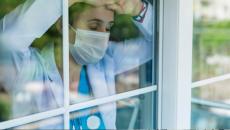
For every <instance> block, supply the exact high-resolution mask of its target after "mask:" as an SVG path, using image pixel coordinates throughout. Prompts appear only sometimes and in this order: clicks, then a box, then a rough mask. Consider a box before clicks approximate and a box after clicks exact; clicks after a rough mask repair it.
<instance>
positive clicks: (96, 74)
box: [69, 0, 153, 104]
mask: <svg viewBox="0 0 230 130" xmlns="http://www.w3.org/2000/svg"><path fill="white" fill-rule="evenodd" d="M98 4H101V6H97V5H98ZM93 5H94V6H93ZM114 6H118V7H119V8H120V7H121V6H122V5H119V4H115V3H114V4H111V5H108V4H106V3H100V2H99V3H93V2H85V3H82V2H81V3H78V2H77V3H75V4H73V5H72V6H71V7H70V9H69V16H70V17H69V21H70V23H69V34H70V35H69V39H70V58H69V60H70V102H71V104H74V103H78V102H82V101H87V100H90V99H94V98H100V97H105V96H110V95H114V94H116V93H122V92H127V91H130V90H134V89H138V88H140V87H142V85H140V83H139V78H140V77H141V76H145V77H147V76H146V75H147V73H145V72H143V73H142V74H140V71H141V70H140V69H139V67H140V66H141V65H143V64H145V63H147V62H148V61H150V60H151V58H152V54H153V53H152V49H153V45H152V44H153V42H152V35H153V30H151V29H150V28H152V26H153V20H152V12H153V11H152V5H151V4H150V3H149V2H147V1H135V2H134V1H132V0H130V1H126V2H125V3H124V6H126V8H125V9H124V10H123V11H119V10H117V9H115V8H113V7H114ZM140 7H144V8H143V9H142V10H141V8H140ZM130 8H131V10H132V11H130V10H129V11H128V9H130ZM114 12H116V13H114ZM140 12H141V13H140ZM127 13H128V14H127ZM115 14H117V15H115ZM147 71H148V72H151V70H146V72H147ZM148 77H151V74H150V75H148Z"/></svg>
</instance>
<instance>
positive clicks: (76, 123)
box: [70, 66, 105, 130]
mask: <svg viewBox="0 0 230 130" xmlns="http://www.w3.org/2000/svg"><path fill="white" fill-rule="evenodd" d="M77 92H78V93H81V94H84V95H92V90H91V86H90V83H89V79H88V76H87V73H86V66H82V69H81V73H80V82H79V87H78V90H77ZM89 109H90V108H86V109H83V110H80V112H81V111H85V110H89ZM90 116H97V117H98V118H99V119H100V126H99V128H98V129H105V125H104V122H103V120H102V117H101V114H100V113H99V112H97V113H94V114H89V115H85V116H81V117H76V118H74V119H71V120H70V130H74V129H76V130H79V129H89V127H88V126H87V119H88V118H89V117H90Z"/></svg>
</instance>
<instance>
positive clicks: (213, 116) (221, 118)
mask: <svg viewBox="0 0 230 130" xmlns="http://www.w3.org/2000/svg"><path fill="white" fill-rule="evenodd" d="M193 29H194V33H193V82H196V81H201V80H205V79H209V78H213V77H217V76H222V75H226V74H230V1H229V0H194V28H193ZM192 97H193V98H195V99H199V100H204V101H208V102H209V103H221V104H225V105H226V106H230V80H224V81H221V82H217V83H213V84H210V85H206V86H200V87H198V88H193V89H192ZM191 123H192V128H226V129H227V128H228V129H229V128H230V110H229V109H220V108H214V107H211V106H207V105H202V104H196V103H193V104H192V119H191Z"/></svg>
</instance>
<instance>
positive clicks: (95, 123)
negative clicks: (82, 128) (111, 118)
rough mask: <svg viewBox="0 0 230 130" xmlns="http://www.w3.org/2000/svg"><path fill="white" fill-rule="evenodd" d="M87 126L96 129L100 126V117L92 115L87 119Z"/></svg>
mask: <svg viewBox="0 0 230 130" xmlns="http://www.w3.org/2000/svg"><path fill="white" fill-rule="evenodd" d="M87 126H88V128H89V129H98V128H99V127H100V118H99V117H97V116H95V115H93V116H89V117H88V119H87Z"/></svg>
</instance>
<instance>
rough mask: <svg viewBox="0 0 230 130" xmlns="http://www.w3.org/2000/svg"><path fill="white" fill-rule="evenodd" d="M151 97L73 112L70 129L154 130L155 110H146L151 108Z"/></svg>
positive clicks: (146, 96)
mask: <svg viewBox="0 0 230 130" xmlns="http://www.w3.org/2000/svg"><path fill="white" fill-rule="evenodd" d="M151 95H152V94H151V93H150V94H145V95H141V96H139V97H132V98H129V99H125V100H121V101H117V102H116V103H115V102H113V103H108V104H103V105H100V106H97V107H91V108H87V109H83V110H79V111H76V112H72V113H71V114H70V118H71V119H70V129H71V130H73V129H116V128H117V129H153V128H149V126H151V125H152V124H153V122H154V121H152V120H151V119H152V116H153V110H151V111H146V110H145V109H144V107H150V105H149V104H151V103H152V99H149V98H148V96H151ZM146 115H148V116H146ZM150 117H151V118H150ZM143 122H145V123H143ZM144 124H145V125H146V124H151V125H148V126H144Z"/></svg>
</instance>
